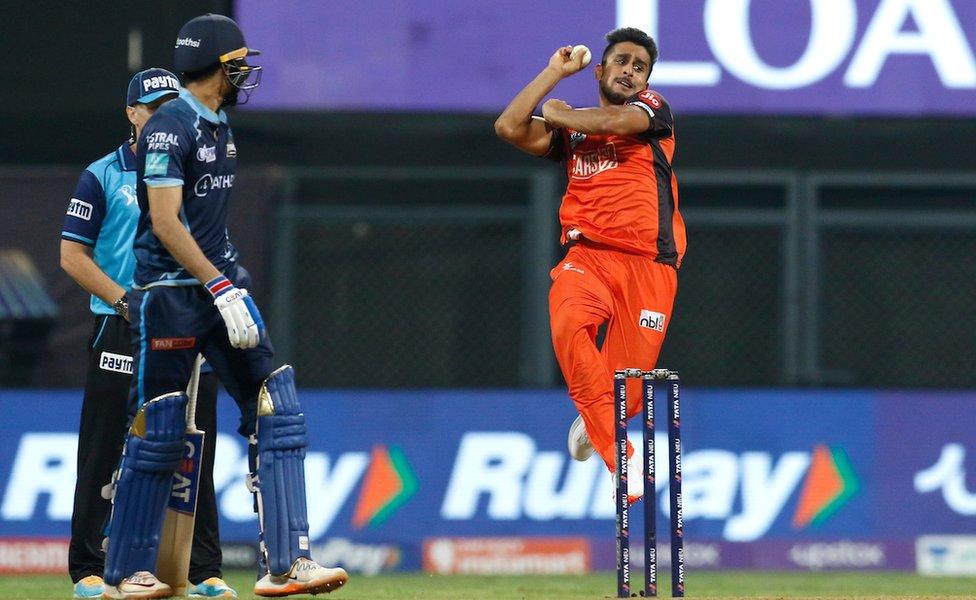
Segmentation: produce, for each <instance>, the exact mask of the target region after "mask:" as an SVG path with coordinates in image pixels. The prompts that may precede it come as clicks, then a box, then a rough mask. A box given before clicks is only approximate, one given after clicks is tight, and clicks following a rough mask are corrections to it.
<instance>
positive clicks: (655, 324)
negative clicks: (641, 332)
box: [637, 310, 664, 333]
mask: <svg viewBox="0 0 976 600" xmlns="http://www.w3.org/2000/svg"><path fill="white" fill-rule="evenodd" d="M637 324H638V325H640V326H641V327H646V328H648V329H653V330H654V331H657V332H659V333H664V313H659V312H654V311H653V310H642V311H641V312H640V320H639V321H638V322H637Z"/></svg>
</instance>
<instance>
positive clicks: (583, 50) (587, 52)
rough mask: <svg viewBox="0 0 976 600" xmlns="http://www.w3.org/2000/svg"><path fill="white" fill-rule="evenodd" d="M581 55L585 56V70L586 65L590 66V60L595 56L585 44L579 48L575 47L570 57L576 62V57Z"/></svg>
mask: <svg viewBox="0 0 976 600" xmlns="http://www.w3.org/2000/svg"><path fill="white" fill-rule="evenodd" d="M580 54H582V55H583V68H584V69H585V68H586V65H588V64H590V60H592V59H593V54H592V53H590V49H589V48H587V47H586V46H584V45H583V44H580V45H578V46H573V50H572V52H570V53H569V57H570V58H572V59H573V60H576V57H577V56H579V55H580Z"/></svg>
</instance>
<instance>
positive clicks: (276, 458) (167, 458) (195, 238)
mask: <svg viewBox="0 0 976 600" xmlns="http://www.w3.org/2000/svg"><path fill="white" fill-rule="evenodd" d="M255 54H258V52H257V51H255V50H252V49H249V48H248V47H247V45H246V44H245V42H244V35H243V33H242V32H241V30H240V29H239V28H238V26H237V24H236V23H234V21H232V20H231V19H229V18H227V17H224V16H221V15H212V14H208V15H204V16H200V17H197V18H195V19H192V20H190V21H189V22H187V23H186V24H185V25H184V26H183V28H182V29H181V30H180V32H179V35H178V37H177V40H176V51H175V58H174V65H175V67H176V69H177V70H178V71H179V72H180V74H181V77H182V80H183V84H184V86H185V87H184V88H183V89H181V90H180V96H179V98H177V99H175V100H172V101H170V102H168V103H167V104H165V105H163V106H161V107H160V108H159V110H157V111H156V113H155V114H154V115H153V117H152V118H151V119H150V120H149V122H148V123H146V126H145V127H144V128H143V131H142V135H141V136H140V137H139V141H138V145H137V149H136V156H137V161H136V163H137V166H136V168H137V177H138V200H139V209H140V218H139V224H138V228H137V230H136V237H135V245H134V248H135V255H136V269H135V284H134V290H133V292H132V297H131V302H130V304H129V313H130V315H131V318H132V327H133V329H134V331H135V332H136V334H137V337H138V342H137V348H136V351H135V356H134V357H133V372H134V375H133V387H132V392H131V398H132V400H133V401H134V403H135V404H136V405H137V406H138V413H137V415H136V416H135V419H134V421H133V424H132V427H131V429H130V434H129V437H128V439H127V441H126V447H125V451H124V455H123V459H122V464H121V467H120V469H119V476H118V480H117V483H116V489H115V499H114V505H113V511H112V518H111V523H110V531H109V543H108V550H107V557H106V564H105V592H106V595H107V596H109V597H113V598H137V597H138V598H146V597H151V598H156V597H165V595H166V594H168V593H171V590H170V589H169V586H167V585H166V584H165V583H163V582H160V581H159V580H158V579H157V578H156V577H155V575H154V567H155V563H156V557H157V554H158V550H159V532H160V527H161V524H162V520H163V512H164V508H165V504H166V500H167V498H168V494H169V482H170V477H171V476H172V473H173V471H174V468H175V467H176V466H177V463H178V462H179V460H180V458H181V456H182V448H183V442H184V430H185V422H186V421H185V418H186V413H185V410H186V402H187V398H186V395H185V393H183V391H182V390H185V389H186V387H187V382H188V380H189V378H190V373H191V371H192V368H193V363H194V359H195V357H196V355H197V353H198V352H199V353H202V354H203V355H204V357H206V359H207V361H208V362H209V363H210V365H211V366H212V367H213V369H214V371H215V372H216V373H217V376H218V377H219V379H220V380H221V382H222V383H223V384H224V386H225V387H226V389H227V391H228V392H229V393H230V395H231V396H233V398H234V400H235V401H236V402H237V404H238V406H239V408H240V410H241V421H240V427H239V431H240V433H241V434H242V435H244V436H247V437H248V438H249V440H250V444H249V449H250V459H251V460H250V466H251V474H250V477H249V487H250V489H251V490H252V491H253V492H254V493H255V505H256V509H257V512H258V522H259V527H260V534H259V541H260V547H261V556H262V559H261V572H260V574H259V578H258V581H257V582H256V584H255V586H254V593H255V594H257V595H260V596H288V595H292V594H315V593H320V592H328V591H332V590H334V589H336V588H338V587H340V586H341V585H343V584H344V583H345V582H346V580H347V575H346V572H345V571H344V570H342V569H339V568H325V567H322V566H320V565H318V564H316V563H315V562H314V561H313V560H311V558H310V555H309V539H308V520H307V507H306V501H305V475H304V460H305V449H306V446H307V440H306V431H305V417H304V414H303V413H302V411H301V407H300V405H299V402H298V397H297V394H296V392H295V378H294V372H293V371H292V368H291V367H290V366H287V365H286V366H283V367H280V368H277V369H275V367H274V363H273V359H274V350H273V348H272V345H271V340H270V339H269V337H268V334H267V332H266V331H265V328H264V322H263V321H262V319H261V314H260V312H259V311H258V308H257V305H256V304H255V302H254V300H253V299H252V298H251V296H250V294H248V292H247V288H248V287H249V285H250V278H249V275H248V273H247V271H246V270H245V269H244V268H243V267H242V266H241V265H240V264H239V262H238V254H237V250H236V249H235V248H234V246H233V245H232V244H231V243H230V240H229V238H228V234H227V228H226V225H227V213H228V209H229V201H230V194H231V190H232V189H233V186H234V177H235V173H236V167H237V154H238V150H237V146H236V144H235V141H234V134H233V132H232V131H231V129H230V126H229V125H228V123H227V116H226V114H225V113H224V111H223V110H222V108H223V107H226V106H233V105H234V104H237V103H238V97H239V95H241V96H244V98H243V99H244V100H246V97H247V95H249V94H250V93H251V91H252V90H253V89H254V88H256V87H257V85H258V83H259V81H260V67H256V66H251V65H249V64H248V62H247V57H248V56H253V55H255Z"/></svg>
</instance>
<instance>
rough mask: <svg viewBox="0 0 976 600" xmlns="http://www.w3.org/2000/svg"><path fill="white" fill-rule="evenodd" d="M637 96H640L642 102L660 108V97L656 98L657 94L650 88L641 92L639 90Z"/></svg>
mask: <svg viewBox="0 0 976 600" xmlns="http://www.w3.org/2000/svg"><path fill="white" fill-rule="evenodd" d="M637 96H638V98H640V99H641V100H643V101H644V102H647V103H648V104H650V105H651V106H653V107H654V108H661V99H660V98H658V96H657V94H655V93H654V92H652V91H651V90H644V91H643V92H641V93H640V94H638V95H637Z"/></svg>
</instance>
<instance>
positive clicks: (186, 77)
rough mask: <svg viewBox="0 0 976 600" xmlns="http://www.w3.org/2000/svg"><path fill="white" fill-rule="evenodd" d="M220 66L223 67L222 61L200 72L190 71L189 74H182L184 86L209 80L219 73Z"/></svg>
mask: <svg viewBox="0 0 976 600" xmlns="http://www.w3.org/2000/svg"><path fill="white" fill-rule="evenodd" d="M220 66H221V65H220V61H219V60H218V61H216V62H215V63H213V64H212V65H210V66H209V67H204V68H202V69H200V70H199V71H189V72H183V73H180V79H182V80H183V85H186V84H188V83H193V82H194V81H203V80H204V79H207V78H208V77H210V76H211V75H213V74H214V73H216V72H217V71H219V70H220Z"/></svg>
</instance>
